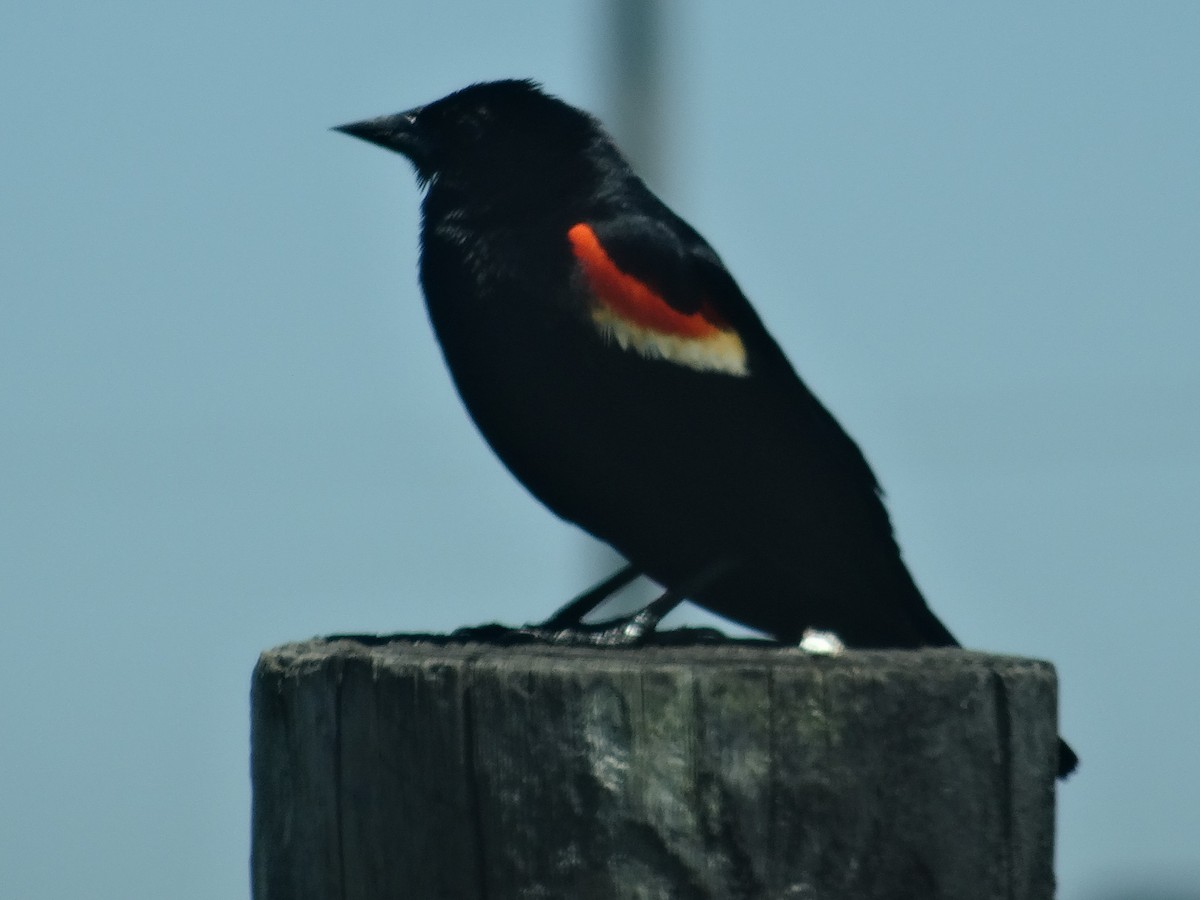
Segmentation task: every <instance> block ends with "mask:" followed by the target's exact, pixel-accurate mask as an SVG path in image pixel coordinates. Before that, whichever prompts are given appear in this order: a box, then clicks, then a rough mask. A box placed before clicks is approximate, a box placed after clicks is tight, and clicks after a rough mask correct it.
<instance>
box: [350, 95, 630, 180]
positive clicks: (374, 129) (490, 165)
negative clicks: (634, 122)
mask: <svg viewBox="0 0 1200 900" xmlns="http://www.w3.org/2000/svg"><path fill="white" fill-rule="evenodd" d="M336 130H337V131H341V132H344V133H346V134H349V135H353V136H354V137H357V138H361V139H362V140H365V141H370V142H371V143H373V144H378V145H379V146H381V147H386V148H387V149H389V150H394V151H395V152H397V153H400V154H403V155H404V156H406V157H408V158H409V160H411V161H412V164H413V166H414V167H415V168H416V170H417V178H418V179H419V180H420V182H421V183H422V184H423V185H424V184H429V183H433V184H435V185H437V186H439V187H441V188H445V189H451V190H454V191H456V192H460V193H462V194H463V195H466V196H469V197H470V198H472V200H473V201H474V202H482V203H487V202H488V201H490V200H497V199H499V198H501V197H503V198H505V201H506V202H508V203H511V202H512V198H513V197H516V196H519V197H521V198H523V200H524V201H525V202H527V203H536V202H537V201H538V199H539V198H540V197H543V196H545V197H550V196H561V193H562V191H563V190H564V189H569V190H572V191H579V190H586V189H588V187H590V182H591V179H589V177H588V175H589V169H591V168H593V167H594V163H595V162H596V161H597V159H598V158H600V157H614V156H615V157H616V158H617V159H619V155H617V154H616V150H615V148H613V147H612V143H611V141H610V140H609V139H608V137H607V135H606V134H605V133H604V130H603V129H602V128H601V127H600V125H599V123H598V122H597V121H596V120H595V119H594V118H593V117H592V116H590V115H588V114H587V113H585V112H583V111H581V110H578V109H576V108H574V107H572V106H569V105H567V104H566V103H563V102H562V101H561V100H559V99H557V98H556V97H552V96H550V95H549V94H546V93H544V92H543V91H542V90H541V89H540V88H539V87H538V85H537V84H535V83H534V82H532V81H516V80H510V81H492V82H485V83H481V84H473V85H470V86H469V87H466V88H463V89H462V90H460V91H456V92H454V93H453V94H449V95H447V96H445V97H442V98H441V99H440V100H435V101H433V102H432V103H428V104H426V105H424V106H418V107H415V108H413V109H410V110H407V111H405V112H401V113H396V114H395V115H391V116H381V117H379V118H377V119H367V120H366V121H363V122H354V123H352V124H350V125H342V126H340V127H339V128H337V129H336Z"/></svg>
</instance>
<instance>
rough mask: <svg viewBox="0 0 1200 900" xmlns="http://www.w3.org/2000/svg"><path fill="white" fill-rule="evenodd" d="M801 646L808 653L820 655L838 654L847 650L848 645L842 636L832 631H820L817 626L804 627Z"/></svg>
mask: <svg viewBox="0 0 1200 900" xmlns="http://www.w3.org/2000/svg"><path fill="white" fill-rule="evenodd" d="M799 646H800V649H801V650H803V651H805V652H806V653H812V654H814V655H820V656H837V655H838V654H840V653H845V652H846V645H845V644H843V643H842V639H841V638H840V637H838V636H837V635H836V634H834V633H833V632H832V631H818V630H817V629H816V628H805V629H804V634H803V635H802V636H801V638H800V644H799Z"/></svg>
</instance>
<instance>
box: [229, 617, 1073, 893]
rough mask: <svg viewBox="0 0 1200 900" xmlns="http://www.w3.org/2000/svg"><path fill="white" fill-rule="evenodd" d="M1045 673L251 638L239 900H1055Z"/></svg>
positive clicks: (692, 653) (720, 653) (785, 652)
mask: <svg viewBox="0 0 1200 900" xmlns="http://www.w3.org/2000/svg"><path fill="white" fill-rule="evenodd" d="M1055 706H1056V686H1055V675H1054V670H1053V668H1052V667H1051V666H1050V665H1049V664H1047V663H1043V662H1037V661H1032V660H1026V659H1017V658H1013V657H1003V656H991V655H986V654H981V653H969V652H964V651H952V650H930V651H921V652H887V653H883V652H875V653H865V652H850V653H846V654H844V655H842V656H838V657H814V656H811V655H808V654H806V653H803V652H801V651H799V650H793V649H788V648H781V647H777V646H773V645H753V644H743V643H731V644H719V645H715V646H681V647H649V648H643V649H637V650H620V649H613V650H594V649H581V648H564V647H550V646H538V645H525V646H516V647H497V646H488V645H482V644H454V643H449V642H447V641H445V640H444V639H443V640H438V639H431V638H421V637H408V638H405V637H398V638H395V639H389V640H381V641H371V642H366V641H363V642H360V641H355V640H347V639H341V640H329V641H324V640H315V641H311V642H308V643H302V644H289V645H286V646H283V647H279V648H277V649H275V650H271V651H268V652H266V653H264V654H263V655H262V657H261V659H260V660H259V663H258V666H257V668H256V670H255V673H254V685H253V751H252V761H253V762H252V768H253V780H254V811H253V820H254V821H253V840H254V846H253V861H252V870H253V882H254V896H255V898H256V900H306V898H314V900H315V898H320V900H329V898H339V900H383V898H388V900H392V898H450V900H474V898H487V900H506V898H554V900H557V898H570V900H575V898H580V900H590V898H602V900H609V898H646V900H649V898H664V900H665V898H671V900H676V898H711V900H730V898H747V900H751V898H752V900H759V898H765V900H774V898H794V900H800V898H803V900H842V898H846V900H849V898H854V900H873V898H887V900H897V898H920V900H937V898H954V900H993V898H994V900H1001V898H1003V900H1049V898H1051V897H1052V896H1053V893H1054V882H1053V871H1052V862H1053V841H1054V790H1055V782H1054V771H1055V760H1056V752H1057V751H1056V744H1055V741H1056V737H1055V735H1056V721H1055V720H1056V715H1055Z"/></svg>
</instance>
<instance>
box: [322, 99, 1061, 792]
mask: <svg viewBox="0 0 1200 900" xmlns="http://www.w3.org/2000/svg"><path fill="white" fill-rule="evenodd" d="M340 130H341V131H344V132H346V133H348V134H351V135H354V136H356V137H359V138H363V139H364V140H368V141H371V142H373V143H375V144H379V145H381V146H383V147H386V148H388V149H390V150H394V151H396V152H399V153H401V154H403V155H404V156H406V157H408V158H409V159H410V160H411V161H412V163H413V165H414V166H415V167H416V171H417V177H418V179H419V181H420V182H421V184H422V185H425V186H427V188H428V190H427V193H426V195H425V200H424V203H423V206H422V226H421V284H422V287H423V288H424V292H425V299H426V303H427V305H428V309H429V317H430V320H431V321H432V323H433V327H434V330H435V331H436V333H437V337H438V340H439V342H440V343H441V347H442V352H443V354H444V355H445V358H446V364H447V366H448V367H449V369H450V373H451V375H452V377H453V378H454V383H455V385H456V386H457V388H458V392H459V394H460V395H461V396H462V399H463V402H464V403H465V404H466V407H467V409H468V411H469V412H470V414H471V416H472V417H473V418H474V420H475V423H476V425H477V426H478V427H479V430H480V431H481V432H482V433H483V436H484V437H485V438H486V439H487V441H488V443H489V444H490V445H491V447H492V449H493V450H494V451H495V452H496V454H497V455H498V456H499V457H500V459H501V460H503V462H504V464H505V465H506V466H508V468H509V469H510V470H511V471H512V473H513V474H514V475H515V476H516V477H517V479H518V480H519V481H520V482H521V483H522V484H524V485H525V487H526V488H528V489H529V490H530V491H531V492H532V493H533V495H534V496H535V497H537V498H538V499H539V500H541V501H542V502H543V503H544V504H546V506H548V507H549V508H550V509H551V510H553V511H554V512H555V513H557V514H558V515H559V516H561V517H562V518H564V519H566V520H568V521H570V522H574V523H575V524H576V525H579V526H580V527H582V528H584V529H585V530H587V531H589V532H591V533H592V534H593V535H595V536H596V537H598V538H600V539H601V540H603V541H606V542H607V543H609V544H611V545H612V546H613V547H615V548H616V549H617V550H619V551H620V552H621V553H622V554H624V556H625V557H626V558H627V559H629V560H630V562H631V569H630V570H629V571H628V572H625V573H618V575H617V576H615V577H614V579H612V583H611V584H605V585H602V586H600V587H599V589H598V590H596V591H593V592H589V593H588V594H586V595H584V597H583V599H581V600H580V601H578V602H576V603H574V604H571V605H569V606H568V607H567V609H565V610H564V611H562V612H560V614H559V615H558V616H556V617H555V618H554V619H553V620H551V621H552V622H553V623H554V625H555V627H559V626H563V625H567V626H571V625H578V624H579V619H580V617H581V616H582V615H584V614H585V613H586V612H587V611H588V609H590V607H591V606H594V605H595V604H596V603H597V602H598V600H599V599H601V598H602V596H603V594H604V593H605V592H606V590H607V589H608V588H610V587H611V586H612V584H616V583H618V582H620V581H624V580H628V579H629V578H631V577H632V573H633V572H635V571H636V572H642V573H645V574H647V575H649V576H650V577H651V578H653V579H654V580H656V581H658V582H659V583H660V584H662V585H664V586H665V587H666V588H667V589H668V595H667V596H666V597H665V598H664V600H663V601H662V602H661V603H660V604H659V606H658V609H657V611H656V614H657V613H659V612H662V611H663V610H664V609H666V608H668V607H669V606H670V605H672V604H674V603H676V602H678V601H679V599H680V598H682V597H686V598H687V599H690V600H692V601H694V602H696V603H698V604H700V605H701V606H703V607H705V608H707V609H709V610H712V611H713V612H715V613H717V614H719V615H721V616H725V617H727V618H729V619H732V620H734V621H736V622H741V623H743V624H745V625H748V626H751V627H752V628H756V629H759V630H761V631H764V632H766V633H768V634H770V635H772V636H774V637H776V638H778V639H780V640H782V641H789V642H790V641H796V640H798V639H799V638H800V637H801V635H802V634H803V632H804V631H805V630H806V629H809V628H816V629H822V630H828V631H832V632H835V633H836V634H837V635H838V636H839V637H840V638H842V639H843V640H844V641H845V642H846V643H847V644H848V645H850V646H855V647H920V646H956V645H957V642H956V641H955V639H954V637H953V636H952V635H951V634H950V632H949V631H947V630H946V628H945V626H943V625H942V623H941V622H939V621H938V619H937V617H936V616H934V615H933V613H932V612H931V611H930V610H929V608H928V607H927V606H926V604H925V600H924V598H923V597H922V596H921V593H920V591H919V590H918V589H917V587H916V585H915V584H914V582H913V579H912V577H911V576H910V575H909V572H908V570H907V568H906V567H905V565H904V563H903V561H902V560H901V558H900V551H899V548H898V547H897V545H896V541H895V539H894V537H893V535H892V528H891V524H890V522H889V520H888V515H887V511H886V510H885V508H884V505H883V502H882V499H881V491H880V488H879V485H878V483H877V482H876V480H875V476H874V474H872V472H871V469H870V468H869V467H868V465H867V462H866V460H865V459H864V458H863V455H862V453H861V452H860V451H859V449H858V447H857V446H856V445H855V443H854V442H853V441H852V440H851V439H850V437H849V436H848V435H847V434H846V433H845V432H844V431H843V430H842V428H841V427H840V426H839V425H838V423H837V422H836V421H835V420H834V418H833V417H832V416H831V415H830V414H829V412H828V411H826V409H825V407H824V406H822V405H821V403H820V402H819V401H818V400H817V399H816V398H815V397H814V396H813V395H812V393H811V392H809V390H808V388H806V387H805V385H804V383H803V382H802V381H801V380H800V378H799V377H798V376H797V375H796V372H795V371H794V370H793V369H792V366H791V364H790V363H789V362H788V360H787V358H786V357H785V356H784V354H783V352H782V351H781V350H780V348H779V346H778V345H777V344H776V343H775V341H774V339H773V338H772V337H771V335H770V334H769V333H768V332H767V330H766V328H765V327H764V326H763V324H762V322H761V321H760V320H759V318H758V316H757V315H756V314H755V312H754V309H753V308H752V307H751V306H750V303H749V301H747V300H746V298H745V296H743V294H742V292H741V290H739V288H738V286H737V283H736V282H735V281H734V280H733V277H732V276H731V275H730V274H729V271H728V270H727V269H726V268H725V266H724V265H723V264H722V263H721V260H720V258H719V257H718V256H717V254H716V253H715V252H714V251H713V249H712V248H711V247H709V245H708V244H707V243H705V241H704V239H703V238H702V237H700V235H699V234H698V233H697V232H696V231H695V229H693V228H692V227H691V226H690V225H688V224H687V223H686V222H684V221H683V220H682V219H680V218H679V217H678V216H677V215H675V214H674V213H673V212H672V211H671V210H670V209H668V208H667V207H666V206H665V205H664V204H663V203H662V202H661V201H660V200H659V199H658V198H657V197H656V196H655V195H654V194H653V193H651V192H650V190H649V189H648V188H647V187H646V185H645V184H643V183H642V181H641V180H640V179H639V178H638V177H637V176H636V175H635V174H634V173H633V171H632V170H631V169H630V167H629V164H628V163H627V162H626V160H625V159H624V157H623V156H622V155H621V153H620V151H619V150H618V149H617V147H616V146H615V145H614V143H613V141H612V139H611V138H610V137H609V136H608V135H607V134H606V133H605V131H604V129H603V128H602V127H601V125H600V124H599V123H598V122H597V120H596V119H594V118H593V117H592V116H590V115H588V114H587V113H584V112H582V111H580V110H578V109H575V108H574V107H571V106H568V105H567V104H565V103H563V102H561V101H560V100H558V99H556V98H553V97H550V96H548V95H546V94H544V93H543V92H542V91H541V90H540V89H539V88H538V86H537V85H535V84H533V83H531V82H527V81H499V82H494V83H488V84H476V85H472V86H470V87H467V88H465V89H463V90H461V91H458V92H456V93H454V94H451V95H449V96H447V97H444V98H442V99H440V100H437V101H435V102H433V103H430V104H428V105H426V106H421V107H417V108H415V109H412V110H409V111H407V112H403V113H399V114H397V115H394V116H385V117H382V118H378V119H372V120H369V121H366V122H358V123H355V124H352V125H346V126H343V127H342V128H341V129H340ZM652 620H653V617H652ZM1074 765H1075V756H1074V754H1073V753H1072V752H1071V751H1070V749H1069V748H1067V747H1066V745H1065V744H1064V745H1063V746H1062V750H1061V753H1060V769H1061V770H1062V772H1063V773H1065V772H1068V771H1070V770H1071V769H1072V768H1073V767H1074Z"/></svg>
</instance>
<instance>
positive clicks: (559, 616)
mask: <svg viewBox="0 0 1200 900" xmlns="http://www.w3.org/2000/svg"><path fill="white" fill-rule="evenodd" d="M640 574H641V573H640V572H639V571H638V570H637V569H635V568H634V567H633V565H632V564H630V563H627V564H626V565H624V566H623V567H621V568H620V569H617V571H615V572H614V573H613V574H611V575H609V576H608V577H607V578H605V579H604V580H603V581H601V582H598V583H597V584H594V585H592V586H591V587H590V588H588V589H587V590H586V591H584V592H583V593H582V594H580V595H579V596H578V597H576V598H575V599H574V600H572V601H570V602H569V603H567V604H566V605H565V606H564V607H562V609H560V610H559V611H558V612H556V613H555V614H554V615H552V616H551V617H550V618H548V619H547V620H546V621H545V622H543V623H542V624H541V625H539V626H538V627H539V628H544V629H546V630H547V631H563V630H565V629H567V628H574V627H576V626H578V625H580V624H581V623H582V622H583V617H584V616H586V615H587V614H588V613H590V612H591V611H592V610H594V609H595V608H596V607H597V606H599V605H600V604H601V603H603V602H604V601H605V600H607V599H608V598H609V597H611V596H612V595H613V594H615V593H616V592H617V591H619V590H620V589H621V588H623V587H625V585H627V584H629V582H631V581H633V580H634V579H635V578H637V577H638V575H640Z"/></svg>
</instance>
